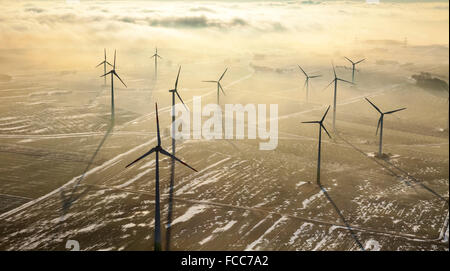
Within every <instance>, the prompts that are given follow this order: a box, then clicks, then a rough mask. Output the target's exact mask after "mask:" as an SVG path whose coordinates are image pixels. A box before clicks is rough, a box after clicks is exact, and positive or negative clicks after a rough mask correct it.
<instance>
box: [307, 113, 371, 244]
mask: <svg viewBox="0 0 450 271" xmlns="http://www.w3.org/2000/svg"><path fill="white" fill-rule="evenodd" d="M328 110H330V106H328V108H327V111H325V114H323V117H322V119H321V120H320V121H304V122H302V123H317V124H319V153H318V155H317V185H318V186H319V188H320V189H321V190H322V192H323V193H324V194H325V196H326V198H327V199H328V201H329V202H330V203H331V205H333V207H334V209H335V210H336V212H337V214H338V215H339V217H340V218H341V219H342V221H343V222H344V224H345V226H346V227H347V229H348V230H349V232H350V235H351V236H352V237H353V239H354V240H355V242H356V244H357V245H358V246H359V248H360V249H361V250H364V247H363V245H362V244H361V242H360V241H359V240H358V237H357V236H356V234H355V233H354V231H353V229H352V227H351V226H350V224H348V222H347V220H346V219H345V217H344V215H343V214H342V212H341V210H339V208H338V207H337V205H336V203H335V202H334V201H333V200H332V199H331V197H330V195H328V192H327V191H326V189H325V188H324V187H323V186H322V184H321V183H320V154H321V145H322V128H323V129H324V130H325V132H326V133H327V135H328V137H329V138H331V136H330V133H328V131H327V128H325V126H324V125H323V121H324V120H325V117H326V116H327V113H328Z"/></svg>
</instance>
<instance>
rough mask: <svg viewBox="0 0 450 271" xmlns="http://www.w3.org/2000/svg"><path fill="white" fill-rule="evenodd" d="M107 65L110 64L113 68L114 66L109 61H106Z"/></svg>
mask: <svg viewBox="0 0 450 271" xmlns="http://www.w3.org/2000/svg"><path fill="white" fill-rule="evenodd" d="M105 62H106V64H108V65H109V66H111V67H113V65H112V64H111V63H109V62H108V61H105Z"/></svg>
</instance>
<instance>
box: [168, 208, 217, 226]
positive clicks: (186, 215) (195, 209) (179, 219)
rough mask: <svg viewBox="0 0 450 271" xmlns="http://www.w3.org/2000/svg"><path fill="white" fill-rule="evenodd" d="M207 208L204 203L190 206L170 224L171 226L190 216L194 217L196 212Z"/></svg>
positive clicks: (186, 219)
mask: <svg viewBox="0 0 450 271" xmlns="http://www.w3.org/2000/svg"><path fill="white" fill-rule="evenodd" d="M207 208H208V206H206V205H195V206H192V207H190V208H189V209H188V210H187V211H186V213H184V214H183V215H182V216H179V217H177V218H176V219H175V220H174V221H173V222H172V224H171V226H173V225H175V224H177V223H180V222H186V221H188V220H189V219H191V218H192V217H194V216H195V215H196V214H199V213H202V212H203V211H205V210H206V209H207Z"/></svg>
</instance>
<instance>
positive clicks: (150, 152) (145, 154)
mask: <svg viewBox="0 0 450 271" xmlns="http://www.w3.org/2000/svg"><path fill="white" fill-rule="evenodd" d="M155 151H156V148H152V149H151V150H149V151H148V152H146V153H144V154H143V155H142V156H140V157H139V158H138V159H136V160H134V161H133V162H131V163H129V164H128V165H126V166H125V168H127V167H129V166H131V165H133V164H135V163H137V162H138V161H139V160H141V159H143V158H144V157H146V156H147V155H150V154H152V153H153V152H155Z"/></svg>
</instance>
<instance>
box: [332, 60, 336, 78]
mask: <svg viewBox="0 0 450 271" xmlns="http://www.w3.org/2000/svg"><path fill="white" fill-rule="evenodd" d="M332 65H333V73H334V78H335V79H336V78H337V76H336V69H335V68H334V64H333V63H332Z"/></svg>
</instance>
